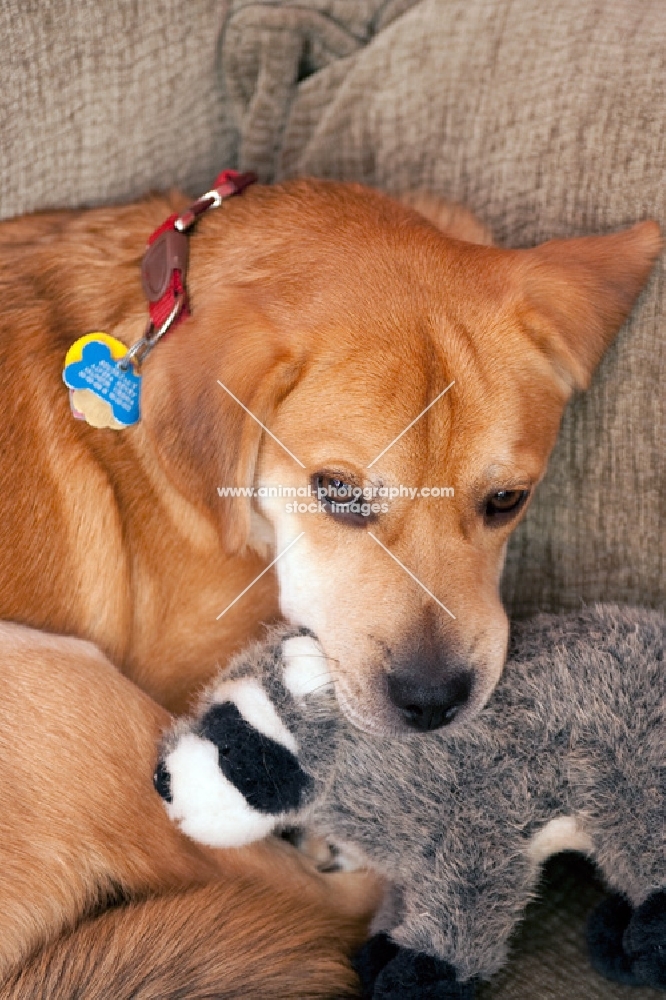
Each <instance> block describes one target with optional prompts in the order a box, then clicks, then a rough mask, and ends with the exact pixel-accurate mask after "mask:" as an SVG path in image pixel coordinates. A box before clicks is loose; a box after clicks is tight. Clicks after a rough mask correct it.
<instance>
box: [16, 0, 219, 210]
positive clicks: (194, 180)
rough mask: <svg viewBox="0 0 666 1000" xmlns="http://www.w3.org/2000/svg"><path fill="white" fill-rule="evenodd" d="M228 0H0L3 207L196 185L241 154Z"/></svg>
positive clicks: (124, 197)
mask: <svg viewBox="0 0 666 1000" xmlns="http://www.w3.org/2000/svg"><path fill="white" fill-rule="evenodd" d="M226 13H227V3H226V2H224V0H188V2H187V3H184V2H182V0H109V2H105V0H57V2H53V3H45V2H44V0H4V2H3V3H0V38H1V39H2V58H0V218H4V217H6V216H10V215H19V214H21V213H23V212H29V211H32V210H34V209H37V208H47V207H63V206H74V205H85V204H92V203H99V202H101V201H106V202H109V201H122V200H128V199H130V198H132V197H135V196H137V195H140V194H143V193H144V192H145V191H146V190H147V189H148V188H151V187H152V188H155V187H168V186H170V185H178V186H182V187H184V188H186V189H187V190H192V191H195V190H199V189H202V188H204V187H205V186H207V185H208V184H210V181H211V180H212V179H213V178H214V177H215V175H216V174H217V173H218V172H219V170H220V169H222V166H224V165H227V164H228V161H229V160H230V159H231V158H232V157H233V156H234V155H235V143H236V138H235V131H234V129H233V126H232V122H231V116H230V113H227V106H226V104H225V102H224V101H223V100H222V97H221V90H220V87H221V83H220V78H219V74H218V70H217V59H218V44H219V37H220V33H221V30H222V26H223V24H224V20H225V16H226Z"/></svg>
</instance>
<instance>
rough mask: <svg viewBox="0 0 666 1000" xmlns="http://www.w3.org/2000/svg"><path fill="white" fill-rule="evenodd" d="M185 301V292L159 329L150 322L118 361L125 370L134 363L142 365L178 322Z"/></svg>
mask: <svg viewBox="0 0 666 1000" xmlns="http://www.w3.org/2000/svg"><path fill="white" fill-rule="evenodd" d="M185 301H186V296H185V295H184V294H182V295H179V296H178V298H177V299H176V304H175V305H174V307H173V309H172V310H171V312H170V313H169V315H168V316H167V318H166V319H165V320H164V322H163V323H162V325H161V326H160V327H159V329H157V330H156V329H155V327H154V326H153V324H152V323H148V326H147V327H146V332H145V333H144V335H143V337H142V338H141V340H137V341H136V343H135V344H132V346H131V347H130V348H129V349H128V351H127V354H125V355H123V357H122V358H121V359H120V361H119V362H118V364H119V365H120V367H121V368H122V369H123V371H127V369H128V368H129V366H130V365H134V366H135V367H137V368H140V367H141V365H142V364H143V362H144V361H145V360H146V358H147V357H148V355H149V354H150V352H151V351H152V349H153V347H154V346H155V344H157V343H158V341H159V340H161V338H162V337H163V336H164V334H165V333H168V331H169V330H170V328H171V327H172V326H173V324H174V323H175V322H176V320H177V319H178V317H179V316H180V314H181V312H182V311H183V309H184V308H185Z"/></svg>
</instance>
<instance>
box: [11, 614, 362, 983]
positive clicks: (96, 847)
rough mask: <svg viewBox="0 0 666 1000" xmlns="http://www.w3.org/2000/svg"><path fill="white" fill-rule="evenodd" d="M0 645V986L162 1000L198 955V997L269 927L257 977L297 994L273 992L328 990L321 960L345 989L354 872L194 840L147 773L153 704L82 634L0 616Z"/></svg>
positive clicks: (355, 915)
mask: <svg viewBox="0 0 666 1000" xmlns="http://www.w3.org/2000/svg"><path fill="white" fill-rule="evenodd" d="M0 654H1V656H2V663H3V684H2V686H1V687H0V777H1V779H2V780H1V782H0V787H2V789H3V803H2V810H1V811H0V832H1V834H2V835H1V836H0V865H1V866H2V879H1V880H0V981H2V980H5V981H6V985H5V987H4V993H3V992H2V991H0V996H17V997H18V996H21V997H29V996H39V997H42V996H47V995H52V996H56V995H57V996H63V997H64V996H71V995H74V993H76V995H85V996H86V998H88V997H95V996H100V997H101V996H114V997H118V998H119V1000H120V998H121V997H123V996H128V997H129V996H132V997H138V996H145V997H149V996H150V997H158V996H159V997H168V996H169V995H170V993H169V990H172V991H174V994H175V992H177V991H176V986H178V985H179V986H180V987H181V989H183V988H184V987H185V986H186V985H187V983H186V982H183V981H181V982H180V983H178V982H177V980H176V978H175V977H176V976H177V975H178V974H181V973H182V974H183V975H185V973H187V975H188V976H189V974H190V971H191V969H192V968H195V967H197V965H198V963H199V962H200V963H201V967H202V970H203V971H202V973H201V975H202V979H201V980H200V982H202V983H203V984H204V985H205V987H206V989H207V990H208V993H207V994H206V990H205V989H204V986H203V985H202V987H201V993H200V994H199V995H202V996H203V995H212V993H215V995H219V996H224V995H235V996H238V995H240V994H239V992H238V988H236V990H235V993H234V992H233V991H232V993H231V994H225V992H224V989H225V981H226V977H227V976H228V968H229V965H230V964H231V968H232V971H233V974H234V975H237V976H238V977H240V976H241V974H242V973H243V974H245V975H246V976H249V975H250V967H251V966H252V965H253V964H256V963H254V960H253V957H252V956H254V957H255V958H256V955H257V951H256V950H255V948H254V945H255V944H256V941H257V940H258V939H262V940H263V937H265V938H266V940H268V937H269V936H270V935H271V934H274V933H275V932H276V928H277V929H278V932H277V937H276V939H275V943H274V946H273V947H274V950H273V951H272V952H271V956H272V957H271V962H270V963H269V967H268V968H267V974H268V975H269V976H270V977H275V976H276V975H277V971H276V970H277V968H278V967H279V968H280V969H282V972H281V973H280V975H281V976H282V977H283V979H282V980H279V977H278V981H286V979H287V978H288V977H289V976H290V975H291V976H293V977H294V980H296V979H298V981H299V982H300V986H299V989H301V990H302V993H299V992H292V993H291V994H288V993H287V992H285V993H284V994H283V995H285V996H287V995H293V996H294V997H297V996H300V995H309V996H318V995H321V996H326V995H328V993H327V991H323V990H320V989H319V986H317V985H313V986H312V989H311V991H310V992H309V993H308V989H309V979H308V977H309V976H310V974H311V975H312V979H313V982H314V983H315V984H316V983H321V981H322V980H323V978H324V972H323V971H322V970H326V975H327V976H329V975H330V985H331V987H332V988H333V991H334V992H335V990H336V989H337V988H338V985H339V989H340V991H341V995H342V993H344V990H345V989H347V987H348V985H349V982H350V977H351V973H350V972H349V967H348V965H347V963H346V952H347V951H348V950H349V949H351V948H352V947H353V946H354V945H355V944H356V943H357V942H358V941H359V939H360V938H361V937H362V934H363V931H364V929H365V925H366V923H367V919H366V918H367V917H368V916H369V914H368V912H367V911H368V906H367V901H366V900H364V899H363V898H362V896H361V898H359V896H360V895H361V891H362V890H361V887H360V886H359V888H358V891H357V888H356V885H355V883H354V881H353V876H348V875H339V876H328V877H326V876H322V875H315V874H310V873H309V872H308V871H306V870H305V869H304V868H303V867H302V865H301V863H300V861H299V860H298V858H297V857H296V856H295V852H293V851H291V849H290V848H288V846H287V845H281V844H280V845H276V846H275V848H271V846H270V845H266V844H262V845H258V847H257V848H255V849H254V853H253V852H252V851H248V852H226V853H225V852H213V851H209V850H206V849H204V848H199V847H197V846H196V845H195V844H194V843H192V842H191V841H190V840H188V839H187V838H186V837H184V836H183V835H182V834H181V833H180V832H179V831H178V830H177V829H176V828H175V826H173V825H172V824H171V823H170V822H169V820H168V817H167V816H166V813H165V810H164V808H163V804H162V802H161V800H160V798H159V796H158V795H157V793H156V792H155V790H154V789H153V785H152V777H153V771H154V766H155V759H156V755H157V750H156V746H157V741H158V738H159V735H160V733H161V731H162V730H163V729H164V727H165V726H166V725H167V724H168V722H169V721H170V720H169V716H168V715H167V713H166V712H165V711H164V710H162V709H161V708H159V707H158V706H157V705H156V704H155V703H153V702H152V701H151V700H150V699H149V698H148V697H147V696H145V695H144V694H142V693H141V692H140V691H139V690H138V689H137V688H136V687H134V685H132V684H131V683H130V682H129V681H128V680H127V679H125V678H124V677H122V676H121V675H120V674H119V673H118V672H117V671H116V670H115V669H114V668H113V666H112V665H111V664H110V663H109V662H108V661H107V660H106V659H105V658H104V657H103V656H102V654H101V653H99V652H98V651H97V650H96V649H95V647H93V646H91V645H89V644H87V643H82V642H80V641H78V640H74V639H65V638H61V637H53V636H48V635H44V634H41V633H38V632H35V631H32V630H29V629H25V628H22V627H21V626H15V625H4V624H0ZM336 879H337V881H334V880H336ZM338 887H339V888H340V894H339V893H338ZM151 897H153V898H151ZM109 902H114V903H118V904H120V905H118V906H116V907H114V908H112V909H107V910H106V911H105V912H104V910H105V905H106V904H108V903H109ZM100 911H102V912H101V915H100V916H97V917H96V918H95V917H94V916H93V915H94V914H95V913H99V912H100ZM88 915H89V919H88V920H87V921H86V922H84V923H81V920H82V919H84V918H86V917H87V916H88ZM280 927H283V928H284V929H285V930H284V934H282V933H281V932H280V930H279V928H280ZM262 936H263V937H262ZM320 939H321V940H320ZM244 943H245V951H244V950H243V945H244ZM267 947H268V945H267ZM296 952H298V956H297V954H296ZM30 955H33V958H32V959H30V960H29V961H28V959H29V956H30ZM82 955H83V956H85V958H82V957H81V956H82ZM306 955H309V956H310V958H309V959H307V960H305V959H303V956H306ZM77 956H78V957H77ZM230 956H231V957H230ZM299 956H300V957H299ZM291 958H293V960H294V963H295V965H294V968H292V969H291V970H290V969H288V968H287V966H288V965H289V964H290V960H291ZM160 963H161V964H160ZM188 963H190V964H188ZM20 968H22V969H23V971H22V972H20V973H19V972H17V970H18V969H20ZM112 969H113V970H114V971H113V975H114V976H116V977H117V982H118V989H115V988H110V985H109V983H110V982H111V981H112V979H113V977H112V975H111V970H112ZM336 970H337V971H336ZM251 974H252V975H253V976H255V978H256V977H257V976H259V975H261V974H262V965H261V964H260V965H259V966H258V968H257V969H256V970H253V971H252V972H251ZM76 976H78V977H80V978H81V981H82V982H83V981H88V982H90V983H91V984H92V983H94V984H95V989H96V990H97V992H95V991H94V990H93V988H92V985H91V987H90V990H89V991H87V992H86V990H84V991H83V992H79V990H78V985H77V983H76V982H75V980H74V979H72V977H76ZM8 977H9V978H8ZM11 977H13V978H11ZM40 977H41V979H45V978H46V979H49V977H51V978H53V977H55V978H53V982H54V983H55V982H57V983H58V984H59V985H58V988H55V987H54V988H53V989H52V990H49V989H47V988H44V987H41V986H39V983H40ZM123 977H124V978H123ZM151 977H152V983H153V985H152V986H150V983H151ZM216 977H217V978H216ZM318 977H319V978H318ZM167 979H168V985H169V989H167V988H166V981H167ZM214 980H215V987H214V988H213V986H212V985H211V984H212V983H213V981H214ZM49 981H50V979H49ZM239 981H240V978H237V979H236V986H238V982H239ZM144 982H145V983H147V984H148V985H147V986H146V992H144V993H143V994H141V993H139V992H137V990H138V985H139V984H141V983H144ZM122 983H126V986H124V987H123V989H125V992H124V993H123V992H122V990H121V989H120V986H121V985H122ZM10 984H13V985H10ZM163 987H164V988H163ZM150 990H152V992H150ZM12 991H13V992H12ZM273 992H274V991H273V988H272V985H271V984H269V983H268V981H267V984H266V987H265V990H264V991H262V990H260V989H258V990H257V991H256V992H255V995H266V996H267V995H269V994H272V993H273ZM188 995H192V996H196V995H197V994H196V993H194V992H192V994H189V993H188Z"/></svg>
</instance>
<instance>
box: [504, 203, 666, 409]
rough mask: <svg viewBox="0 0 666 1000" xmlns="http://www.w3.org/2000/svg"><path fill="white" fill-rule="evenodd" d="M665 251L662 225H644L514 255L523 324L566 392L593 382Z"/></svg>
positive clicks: (566, 241)
mask: <svg viewBox="0 0 666 1000" xmlns="http://www.w3.org/2000/svg"><path fill="white" fill-rule="evenodd" d="M661 249H662V240H661V232H660V229H659V226H658V225H657V223H656V222H641V223H638V224H637V225H635V226H633V227H632V228H631V229H625V230H622V231H621V232H618V233H612V234H610V235H608V236H583V237H578V238H576V239H570V240H551V241H550V242H548V243H543V244H542V245H541V246H538V247H535V248H534V249H533V250H522V251H516V253H517V254H518V255H520V257H521V258H522V261H521V264H522V266H521V267H519V269H518V270H519V273H520V281H521V288H520V293H519V295H520V306H519V312H520V319H521V322H522V324H523V325H524V327H525V329H526V330H527V332H528V333H529V335H530V336H531V338H532V340H533V341H534V342H536V343H537V345H538V346H539V348H540V349H541V350H542V351H544V353H545V354H546V355H547V356H548V357H549V359H550V361H551V363H552V364H553V367H554V369H555V372H556V374H557V375H558V376H559V378H560V380H561V381H562V382H563V383H564V385H565V387H566V388H567V389H568V391H571V390H572V389H586V388H587V387H588V385H589V384H590V379H591V377H592V374H593V372H594V370H595V368H596V366H597V365H598V363H599V362H600V361H601V358H602V357H603V354H604V352H605V351H606V349H607V348H608V347H609V346H610V344H611V343H612V341H613V340H614V338H615V336H616V334H617V332H618V330H619V329H620V327H621V325H622V323H623V322H624V320H625V319H626V318H627V316H628V315H629V312H630V311H631V308H632V306H633V304H634V302H635V300H636V298H637V296H638V294H639V293H640V291H641V289H642V288H643V286H644V284H645V282H646V281H647V278H648V276H649V274H650V271H651V270H652V267H653V265H654V263H655V260H656V259H657V257H658V255H659V253H660V251H661Z"/></svg>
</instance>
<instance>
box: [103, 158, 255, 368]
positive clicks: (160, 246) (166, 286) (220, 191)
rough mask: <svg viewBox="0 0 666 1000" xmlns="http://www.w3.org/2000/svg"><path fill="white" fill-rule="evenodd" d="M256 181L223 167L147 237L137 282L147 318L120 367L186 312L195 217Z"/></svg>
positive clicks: (140, 357) (139, 357)
mask: <svg viewBox="0 0 666 1000" xmlns="http://www.w3.org/2000/svg"><path fill="white" fill-rule="evenodd" d="M256 180H257V176H256V174H253V173H246V174H240V173H238V172H237V171H236V170H224V171H223V172H222V173H221V174H220V175H219V176H218V177H216V178H215V183H214V185H213V187H212V188H211V189H210V191H206V193H205V194H203V195H202V196H201V197H200V198H197V200H196V201H195V202H194V203H193V204H192V205H190V206H189V208H187V209H185V211H184V212H182V213H181V214H180V215H170V216H169V218H168V219H166V220H165V221H164V222H163V223H162V225H161V226H159V228H158V229H156V230H155V232H154V233H153V234H152V235H151V236H150V238H149V240H148V246H147V248H146V252H145V254H144V255H143V260H142V262H141V282H142V285H143V291H144V293H145V296H146V298H147V299H148V311H149V313H150V319H149V321H148V325H147V327H146V331H145V333H144V335H143V337H142V338H141V340H138V341H137V342H136V343H135V344H133V345H132V346H131V347H130V348H129V350H128V352H127V354H126V355H125V357H124V358H123V366H124V367H127V366H128V365H129V363H130V362H133V363H134V364H135V365H140V364H141V362H142V361H145V359H146V357H147V356H148V354H149V353H150V351H151V350H152V349H153V347H154V346H155V344H156V343H157V341H158V340H160V338H161V337H163V336H164V334H165V333H166V332H167V331H168V330H170V329H172V327H174V326H177V325H178V323H180V322H181V320H184V319H186V318H187V316H189V315H190V308H189V302H188V296H187V264H188V258H189V240H188V235H189V233H190V231H191V230H192V227H193V226H194V224H195V222H196V221H197V219H198V218H199V217H200V216H201V215H203V214H204V212H207V211H208V210H209V209H211V208H218V207H219V206H220V205H221V204H222V202H223V201H224V200H225V199H226V198H231V197H232V196H233V195H236V194H241V192H242V191H244V190H245V188H246V187H248V186H249V185H250V184H254V182H255V181H256Z"/></svg>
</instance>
